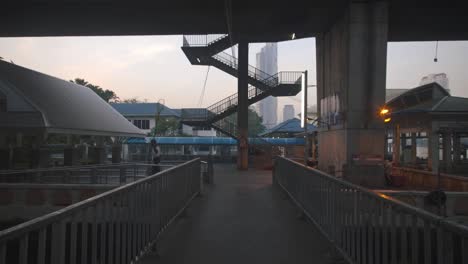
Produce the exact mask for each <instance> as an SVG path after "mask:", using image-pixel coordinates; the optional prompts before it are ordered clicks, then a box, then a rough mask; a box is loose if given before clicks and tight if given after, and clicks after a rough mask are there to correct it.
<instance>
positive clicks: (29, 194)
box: [0, 183, 117, 227]
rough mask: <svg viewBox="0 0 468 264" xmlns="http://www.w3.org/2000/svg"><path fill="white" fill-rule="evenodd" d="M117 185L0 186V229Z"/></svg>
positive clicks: (6, 184)
mask: <svg viewBox="0 0 468 264" xmlns="http://www.w3.org/2000/svg"><path fill="white" fill-rule="evenodd" d="M115 187H117V186H116V185H97V184H93V185H84V184H47V185H45V184H8V183H2V184H0V226H2V227H8V226H11V225H14V224H19V223H21V222H24V221H27V220H30V219H33V218H36V217H39V216H41V215H45V214H48V213H51V212H53V211H56V210H59V209H61V208H63V207H66V206H68V205H71V204H73V203H76V202H79V201H82V200H85V199H88V198H90V197H92V196H95V195H97V194H100V193H103V192H106V191H108V190H110V189H112V188H115Z"/></svg>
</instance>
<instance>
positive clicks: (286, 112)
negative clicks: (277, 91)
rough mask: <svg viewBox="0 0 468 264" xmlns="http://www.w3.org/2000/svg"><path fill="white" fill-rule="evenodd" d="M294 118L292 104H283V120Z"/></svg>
mask: <svg viewBox="0 0 468 264" xmlns="http://www.w3.org/2000/svg"><path fill="white" fill-rule="evenodd" d="M293 118H294V106H293V105H290V104H289V105H284V107H283V122H284V121H286V120H289V119H293Z"/></svg>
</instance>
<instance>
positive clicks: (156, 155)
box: [150, 138, 161, 175]
mask: <svg viewBox="0 0 468 264" xmlns="http://www.w3.org/2000/svg"><path fill="white" fill-rule="evenodd" d="M150 147H151V161H152V162H153V166H152V170H151V175H153V174H156V173H158V172H160V171H161V167H160V166H159V163H160V162H161V149H160V148H159V146H158V143H157V142H156V139H154V138H153V139H151V146H150Z"/></svg>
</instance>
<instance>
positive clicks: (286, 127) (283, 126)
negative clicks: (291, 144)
mask: <svg viewBox="0 0 468 264" xmlns="http://www.w3.org/2000/svg"><path fill="white" fill-rule="evenodd" d="M315 130H317V127H316V126H314V125H312V124H308V126H307V131H309V132H310V131H315ZM300 132H304V128H302V127H301V120H299V119H298V118H292V119H289V120H286V121H284V122H282V123H280V124H278V125H276V126H274V127H272V128H270V129H268V130H267V131H265V132H263V133H261V134H260V136H264V135H269V134H273V133H300Z"/></svg>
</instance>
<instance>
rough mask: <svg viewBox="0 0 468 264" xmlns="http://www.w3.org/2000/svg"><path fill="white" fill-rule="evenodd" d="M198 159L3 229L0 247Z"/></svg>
mask: <svg viewBox="0 0 468 264" xmlns="http://www.w3.org/2000/svg"><path fill="white" fill-rule="evenodd" d="M199 160H200V158H195V159H193V160H190V161H187V162H184V163H182V164H180V165H177V166H174V167H172V168H169V169H167V170H165V171H161V172H158V173H156V174H154V175H151V176H148V177H146V178H143V179H140V180H137V181H134V182H131V183H128V184H126V185H123V186H120V187H117V188H115V189H112V190H109V191H107V192H104V193H102V194H98V195H96V196H93V197H91V198H88V199H86V200H83V201H80V202H78V203H75V204H72V205H70V206H67V207H65V208H62V209H59V210H57V211H54V212H52V213H50V214H47V215H44V216H40V217H37V218H34V219H32V220H30V221H27V222H24V223H21V224H19V225H16V226H13V227H11V228H9V229H5V230H2V231H0V245H1V244H3V243H4V242H5V241H7V240H9V239H11V238H13V237H16V236H21V235H23V234H26V233H28V232H30V231H32V230H36V229H38V228H40V227H43V226H45V225H49V224H51V223H53V222H55V221H57V220H61V219H65V218H66V217H69V216H72V215H73V214H74V213H77V212H78V211H79V210H81V209H84V208H88V207H91V206H94V205H95V204H97V203H98V202H101V201H102V200H104V199H106V198H109V197H111V196H113V195H116V194H117V193H120V192H123V191H129V190H130V189H133V188H135V186H138V185H139V184H142V183H145V182H148V181H152V180H154V179H156V178H160V177H162V176H164V175H166V174H170V173H171V172H172V171H176V170H178V169H179V168H181V167H183V166H187V165H189V164H191V163H195V162H198V161H199Z"/></svg>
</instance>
